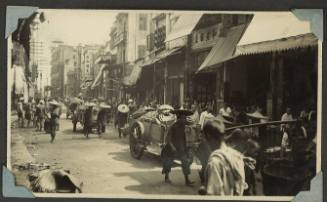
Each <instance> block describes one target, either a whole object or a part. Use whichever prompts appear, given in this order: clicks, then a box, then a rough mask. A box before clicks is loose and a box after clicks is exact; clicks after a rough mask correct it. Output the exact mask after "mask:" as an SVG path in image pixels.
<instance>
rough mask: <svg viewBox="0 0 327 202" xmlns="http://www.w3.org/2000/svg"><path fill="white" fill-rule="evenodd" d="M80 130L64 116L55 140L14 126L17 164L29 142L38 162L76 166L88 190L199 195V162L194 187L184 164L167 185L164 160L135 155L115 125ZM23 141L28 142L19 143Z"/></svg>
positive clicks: (194, 171) (75, 171) (72, 169)
mask: <svg viewBox="0 0 327 202" xmlns="http://www.w3.org/2000/svg"><path fill="white" fill-rule="evenodd" d="M63 117H64V116H63ZM78 129H79V130H80V131H78V132H76V133H73V131H72V123H71V120H67V119H65V118H61V119H60V131H59V132H58V133H57V136H56V139H55V141H54V143H52V144H51V143H50V135H49V134H45V133H44V132H35V129H34V128H24V129H17V128H13V129H12V134H13V135H12V137H13V138H12V141H13V143H12V145H16V147H13V150H15V151H13V152H12V164H15V163H19V162H22V161H20V160H17V159H19V158H25V157H23V156H21V155H22V154H25V153H26V151H25V150H24V149H22V148H20V147H23V146H24V145H25V146H26V147H27V149H28V151H29V153H30V154H31V156H32V157H33V159H34V161H35V162H37V163H47V164H49V165H51V166H52V167H57V168H63V169H67V170H70V172H71V174H73V175H75V176H76V177H77V178H79V179H80V180H81V181H82V182H83V184H84V186H83V193H99V194H115V195H117V194H133V195H134V194H136V195H137V194H179V195H180V194H183V195H185V194H186V195H191V194H197V190H198V187H199V186H200V182H199V181H200V180H199V177H198V169H197V166H195V165H193V166H192V174H191V176H190V178H191V180H193V181H195V182H196V183H195V186H194V187H187V186H185V185H184V177H183V174H182V171H181V168H180V167H178V166H177V167H175V168H173V169H172V173H171V179H172V181H173V184H166V183H164V180H163V178H164V176H163V175H162V174H161V163H160V158H159V157H158V156H156V155H153V154H149V153H145V154H144V156H143V157H142V159H141V160H136V159H134V158H132V157H131V156H130V153H129V145H128V138H122V139H120V138H119V137H118V134H117V132H116V130H115V129H114V128H113V127H112V126H110V125H109V126H107V132H106V134H105V135H104V136H103V137H102V138H99V137H98V136H97V135H95V134H92V135H90V138H89V139H86V138H85V137H84V135H83V134H82V132H81V126H79V128H78ZM18 140H20V141H21V142H23V143H21V144H18V143H17V142H18ZM19 145H21V146H19ZM17 147H18V149H17ZM25 156H26V155H25ZM26 158H28V157H26ZM23 160H26V161H30V159H23Z"/></svg>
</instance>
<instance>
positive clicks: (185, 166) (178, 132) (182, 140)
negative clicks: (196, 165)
mask: <svg viewBox="0 0 327 202" xmlns="http://www.w3.org/2000/svg"><path fill="white" fill-rule="evenodd" d="M187 112H189V113H187ZM173 113H175V114H176V116H177V121H176V122H175V123H174V124H173V125H172V126H171V127H170V128H169V131H168V134H167V143H166V145H165V146H164V148H163V150H162V160H163V168H162V174H165V182H167V183H170V182H171V181H170V179H169V173H170V171H171V167H172V165H173V162H174V159H179V160H181V162H182V171H183V174H184V178H185V184H186V185H187V186H191V185H192V184H193V183H194V182H192V181H190V179H189V174H190V173H191V169H190V167H191V164H192V162H193V155H192V153H191V150H190V148H188V147H187V144H186V134H185V128H186V124H187V123H188V122H187V120H186V116H188V115H191V114H192V112H190V111H187V110H182V109H181V110H174V111H173Z"/></svg>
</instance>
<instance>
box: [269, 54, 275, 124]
mask: <svg viewBox="0 0 327 202" xmlns="http://www.w3.org/2000/svg"><path fill="white" fill-rule="evenodd" d="M269 94H270V95H271V96H267V115H268V116H269V117H272V119H273V120H275V119H276V104H277V93H276V53H275V52H273V53H272V55H271V66H270V93H269Z"/></svg>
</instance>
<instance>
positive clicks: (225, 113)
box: [219, 107, 232, 116]
mask: <svg viewBox="0 0 327 202" xmlns="http://www.w3.org/2000/svg"><path fill="white" fill-rule="evenodd" d="M231 113H232V110H231V108H230V107H227V108H226V109H225V108H224V107H223V108H221V109H220V110H219V114H220V115H222V116H230V115H231Z"/></svg>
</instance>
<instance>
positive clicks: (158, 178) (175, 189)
mask: <svg viewBox="0 0 327 202" xmlns="http://www.w3.org/2000/svg"><path fill="white" fill-rule="evenodd" d="M114 175H116V176H118V177H131V178H133V179H135V180H136V181H138V182H139V184H138V185H128V186H125V189H126V190H129V191H134V192H135V191H136V192H139V193H142V194H158V193H160V194H185V195H197V191H198V187H199V186H200V180H199V178H198V176H197V170H192V174H191V179H192V180H193V181H195V183H194V185H193V187H188V186H185V184H184V177H183V174H182V171H181V170H179V169H175V170H172V172H171V180H172V184H167V183H165V182H164V177H163V175H161V172H160V171H159V172H158V171H144V172H126V173H115V174H114Z"/></svg>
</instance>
